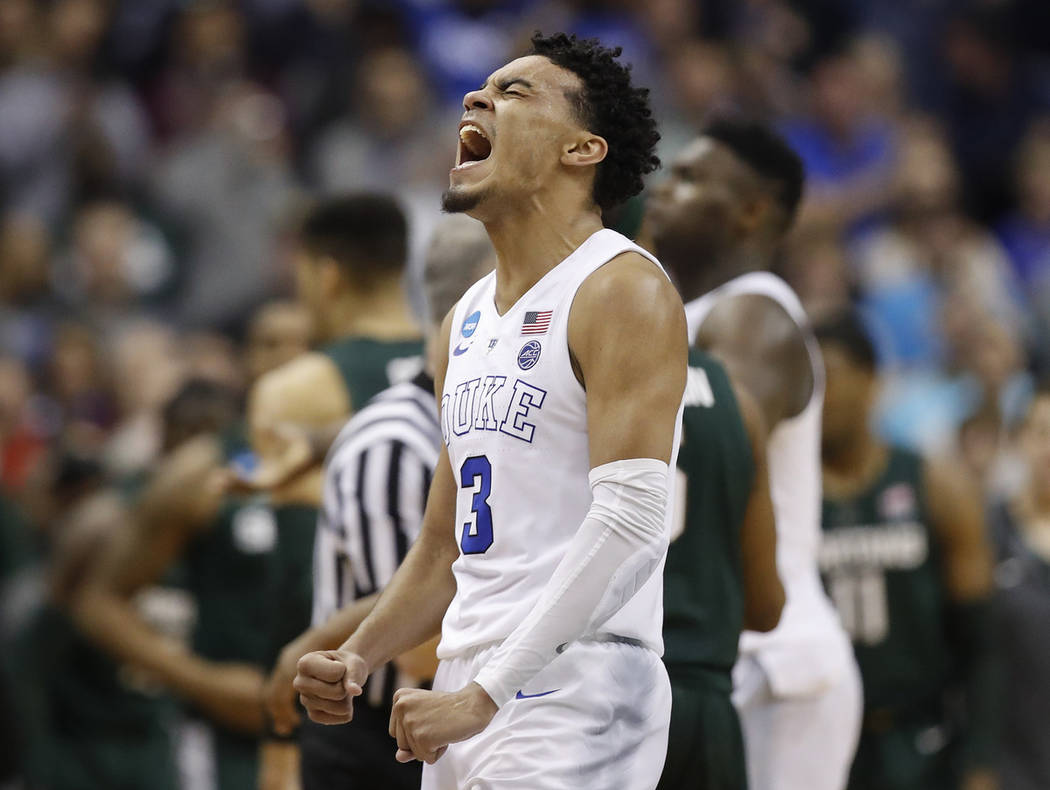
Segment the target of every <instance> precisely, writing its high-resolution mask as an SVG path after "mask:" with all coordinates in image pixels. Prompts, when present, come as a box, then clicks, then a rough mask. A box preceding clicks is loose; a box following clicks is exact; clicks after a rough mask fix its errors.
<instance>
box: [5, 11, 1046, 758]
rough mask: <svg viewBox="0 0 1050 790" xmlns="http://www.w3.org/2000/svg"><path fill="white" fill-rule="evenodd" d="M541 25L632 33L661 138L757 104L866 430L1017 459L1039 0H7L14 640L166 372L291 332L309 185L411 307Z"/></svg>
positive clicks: (258, 360) (184, 372)
mask: <svg viewBox="0 0 1050 790" xmlns="http://www.w3.org/2000/svg"><path fill="white" fill-rule="evenodd" d="M535 29H542V30H544V31H553V30H558V29H564V30H571V31H573V32H576V33H578V34H580V35H582V36H597V37H599V38H601V39H602V40H603V41H604V42H605V43H607V44H617V45H620V46H622V47H623V49H624V53H625V58H626V59H627V60H629V61H630V62H632V63H633V65H634V69H635V73H636V75H637V76H636V79H637V81H638V82H639V83H641V84H643V85H649V86H651V88H652V96H653V102H654V107H655V108H656V112H657V115H658V117H659V120H660V127H661V133H662V135H663V139H662V141H661V146H660V154H661V156H662V157H663V158H664V160H665V162H666V161H669V160H670V159H671V158H672V157H673V156H674V154H675V153H676V152H677V151H678V150H679V148H680V147H681V146H682V145H683V144H684V143H685V142H687V141H688V140H689V139H690V137H691V136H692V135H693V134H694V131H695V129H696V128H697V127H698V125H699V124H700V122H701V121H702V120H703V119H704V118H706V117H708V116H710V115H712V114H715V113H723V112H740V113H746V114H748V115H753V116H757V117H760V118H764V119H768V120H771V121H773V122H774V123H775V124H776V125H777V126H778V128H779V129H780V130H781V131H782V132H783V134H784V135H785V136H786V138H787V139H788V140H789V141H790V142H791V144H792V145H793V146H794V147H795V148H796V149H797V150H798V151H799V153H800V154H801V155H802V157H803V159H804V161H805V165H806V169H807V175H808V180H807V192H806V199H805V203H804V208H803V212H802V216H801V218H800V221H799V224H798V228H797V229H796V231H795V232H794V233H793V235H792V237H791V240H790V243H789V244H788V246H787V248H786V249H785V250H784V252H783V256H782V259H781V261H780V273H781V274H783V276H785V277H786V278H787V279H788V280H789V282H791V283H792V284H793V285H794V286H795V288H796V289H797V290H798V292H799V294H800V296H801V297H802V299H803V302H804V303H805V305H806V307H807V309H808V310H809V311H810V313H811V314H812V315H813V316H814V317H815V318H819V317H820V316H822V315H829V314H831V313H834V312H835V311H836V310H838V309H839V308H841V307H842V306H844V305H846V304H850V303H852V304H855V305H857V306H858V307H859V308H860V309H861V311H862V313H863V315H864V317H865V320H866V321H867V323H868V326H869V329H870V331H871V333H872V334H873V336H874V337H875V339H876V341H877V342H876V345H877V347H878V352H879V355H880V362H881V367H882V369H883V370H884V371H885V379H884V389H883V392H882V396H881V400H880V406H879V410H878V418H877V419H878V425H879V430H880V432H881V433H882V435H883V436H885V437H886V438H888V439H891V440H893V441H894V442H897V443H899V444H903V445H905V446H909V447H912V448H916V449H920V450H922V451H925V452H932V453H944V452H955V453H958V455H959V457H961V458H962V459H964V460H965V462H966V464H967V465H968V466H969V467H970V470H971V471H972V473H973V474H974V475H975V476H976V479H977V480H978V481H979V482H980V485H982V486H983V487H984V490H985V491H986V493H987V495H988V497H989V500H991V499H993V498H995V497H999V496H1004V495H1008V494H1009V493H1010V492H1011V491H1014V490H1016V489H1017V487H1018V486H1019V485H1021V481H1022V479H1023V477H1024V463H1023V460H1022V458H1021V454H1020V453H1018V452H1015V450H1014V447H1015V442H1014V433H1015V431H1016V429H1017V427H1018V424H1019V422H1020V419H1021V417H1022V416H1023V414H1024V413H1025V410H1026V408H1027V406H1028V403H1029V401H1030V399H1031V397H1032V393H1033V392H1034V391H1035V386H1036V382H1037V381H1038V380H1040V378H1042V377H1044V376H1045V375H1046V374H1047V373H1048V372H1050V35H1048V34H1047V31H1048V30H1050V4H1047V3H1046V2H1045V0H983V1H981V0H975V1H974V2H962V1H961V0H646V2H635V1H634V0H561V1H560V2H559V1H558V0H389V1H388V2H379V0H371V1H369V0H241V1H240V2H232V1H231V2H224V1H223V0H0V338H2V350H0V491H2V493H0V506H2V507H0V525H2V530H0V532H2V534H0V584H2V585H3V589H4V596H3V606H2V610H0V631H2V634H3V637H4V639H5V642H6V640H7V639H8V638H10V637H11V635H12V634H14V633H16V632H17V631H18V629H19V627H20V626H21V625H23V624H24V623H25V622H26V618H27V617H29V616H30V613H31V612H32V611H33V610H34V608H35V607H38V606H39V602H40V600H41V599H42V598H43V597H44V596H45V595H46V593H45V584H46V583H51V584H52V590H53V589H54V586H53V585H54V582H53V579H52V578H51V577H48V576H47V575H46V573H45V569H46V568H47V567H48V566H47V563H48V561H49V559H50V558H52V557H53V556H54V554H55V553H56V552H57V551H58V550H59V549H58V548H56V547H60V546H61V543H62V535H61V534H59V531H60V526H61V525H62V524H63V523H65V522H64V519H65V517H67V516H68V515H69V513H70V511H71V509H72V508H74V507H75V506H76V504H77V503H78V502H79V501H81V499H82V497H83V496H84V495H85V493H87V492H90V491H93V490H97V489H98V488H99V487H100V486H103V485H112V484H114V483H117V482H120V481H126V480H132V479H135V477H136V476H137V475H141V474H143V473H144V472H146V471H148V470H150V469H151V468H152V467H153V465H154V464H155V463H156V462H157V460H158V459H159V458H160V457H161V455H162V453H163V452H164V447H165V438H164V427H165V423H164V408H165V405H166V404H168V403H169V401H170V400H171V398H172V396H173V395H174V394H175V393H176V392H178V391H179V390H180V388H182V387H183V385H184V384H185V383H186V382H187V381H190V380H194V381H200V380H204V381H207V382H211V383H213V384H217V385H220V386H221V387H223V388H224V389H225V391H228V392H230V393H233V394H234V396H235V397H237V398H240V399H243V397H244V396H245V393H246V391H247V387H248V386H249V383H250V382H251V381H253V380H255V379H256V378H257V377H258V376H259V375H260V374H261V373H263V372H264V371H265V370H267V369H270V368H272V367H273V366H274V365H275V364H277V363H279V362H281V361H284V360H285V359H287V358H289V357H291V356H294V355H295V354H296V353H299V352H300V351H302V350H304V349H306V348H307V347H308V342H309V327H308V325H307V323H308V316H304V315H302V314H301V313H298V312H296V308H295V307H294V306H293V305H290V304H285V303H281V306H279V307H276V308H275V307H274V306H273V300H276V299H290V298H291V297H292V296H293V294H294V290H295V288H294V286H295V274H294V267H293V265H292V262H291V261H292V258H293V249H292V248H293V244H292V240H291V229H292V228H293V227H294V225H295V221H296V218H297V217H298V216H299V213H300V212H301V210H302V207H303V205H304V204H305V203H306V202H307V201H308V200H310V199H311V198H313V197H316V196H324V195H333V194H337V193H341V192H345V191H347V190H362V189H370V190H379V191H383V192H389V193H392V194H393V195H395V196H396V197H397V198H398V200H399V201H400V203H401V205H402V206H403V207H404V209H405V210H406V213H407V214H408V217H409V226H410V232H411V245H410V247H411V250H412V256H411V263H410V276H409V278H408V285H407V287H408V289H409V296H410V298H411V299H412V301H413V303H414V304H416V305H417V307H419V306H421V296H420V290H419V277H420V265H419V261H420V256H421V251H422V249H423V245H424V242H425V240H426V239H427V237H428V235H429V232H430V230H431V229H432V228H433V227H434V225H435V223H436V222H437V220H438V219H439V212H438V208H437V206H438V204H439V196H440V194H441V192H442V190H443V189H444V187H445V186H446V185H447V178H448V176H447V172H448V169H449V167H450V165H451V163H452V160H453V158H454V155H455V146H456V138H455V131H454V130H455V124H456V120H457V119H458V116H459V114H460V112H461V107H460V98H461V96H462V94H463V93H464V92H465V91H467V90H470V89H473V88H475V87H476V86H477V85H478V84H480V83H481V82H483V81H484V79H485V78H486V76H487V75H488V74H489V73H490V71H492V70H493V69H494V68H495V67H497V66H499V65H500V64H502V63H503V62H505V61H506V60H508V59H509V58H510V57H512V56H513V55H514V54H515V53H516V52H517V51H519V50H520V49H522V47H523V46H524V44H525V42H526V41H527V38H528V35H529V34H531V32H532V31H533V30H535ZM652 178H653V179H655V180H658V179H659V178H661V175H660V173H657V174H654V176H653V177H652ZM654 183H655V181H654ZM643 209H644V195H643V196H642V197H641V198H640V199H639V200H636V201H634V203H632V204H631V205H629V206H628V207H627V209H626V210H625V211H623V212H622V213H621V215H620V216H618V217H616V218H611V220H612V219H614V220H615V221H616V223H617V225H618V227H619V228H621V229H625V230H627V231H628V232H631V231H634V232H637V231H638V229H639V222H640V218H641V216H642V214H643ZM697 252H698V254H702V252H703V251H702V250H698V251H697ZM264 306H265V307H264ZM261 308H263V309H262V312H260V309H261ZM282 311H283V312H282ZM263 318H265V320H263ZM275 326H276V327H277V328H276V329H275ZM16 514H17V515H16ZM69 573H71V574H73V575H74V576H75V574H76V568H73V569H71V570H69ZM5 652H6V651H5ZM0 705H3V701H0ZM12 737H13V736H12ZM12 759H14V758H12ZM4 767H5V768H10V766H4Z"/></svg>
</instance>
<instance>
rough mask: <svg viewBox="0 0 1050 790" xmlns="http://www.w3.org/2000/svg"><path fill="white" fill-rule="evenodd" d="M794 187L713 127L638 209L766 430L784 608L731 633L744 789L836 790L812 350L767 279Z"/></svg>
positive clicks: (748, 140) (835, 688) (695, 334)
mask: <svg viewBox="0 0 1050 790" xmlns="http://www.w3.org/2000/svg"><path fill="white" fill-rule="evenodd" d="M802 182H803V173H802V164H801V162H800V160H799V158H798V156H797V155H796V154H795V153H794V152H793V151H792V150H791V149H790V148H789V147H788V146H787V145H786V144H785V143H784V142H783V141H782V140H781V139H780V138H779V137H778V136H777V135H776V134H775V133H773V132H772V131H771V130H769V129H768V128H766V127H764V126H762V125H760V124H756V123H750V122H745V121H730V120H723V121H718V122H715V123H713V124H711V125H710V126H708V127H707V129H706V130H705V131H704V132H703V133H702V134H701V135H700V136H699V137H698V138H697V139H696V140H694V141H693V142H692V143H690V145H688V146H687V147H686V149H685V150H684V151H683V152H682V153H681V155H680V156H679V157H678V158H677V159H676V160H675V162H674V165H673V166H672V168H671V174H670V178H669V179H668V180H667V181H666V182H665V183H663V184H662V185H661V186H660V187H659V189H658V190H657V191H656V193H655V194H654V196H653V200H652V203H651V205H650V207H649V212H648V223H649V230H650V232H651V234H652V237H653V242H654V244H655V249H656V252H657V254H658V255H659V256H660V258H661V260H664V261H666V262H667V265H668V268H669V269H670V271H671V272H672V274H673V276H674V277H675V279H676V281H677V283H678V286H679V290H680V291H681V293H682V296H683V298H684V299H685V300H686V303H687V308H686V317H687V320H688V324H689V337H690V339H691V340H692V341H693V342H695V343H696V345H698V346H699V347H700V348H702V349H705V350H707V351H709V352H711V353H712V354H713V355H714V356H715V357H716V358H717V359H719V361H721V362H722V363H723V364H724V365H725V366H726V369H727V371H728V373H729V374H730V377H731V378H732V380H733V381H734V382H735V383H737V384H738V385H739V386H740V387H741V388H743V389H745V390H746V391H747V392H749V393H750V394H752V395H753V396H754V397H755V399H756V400H757V401H758V404H759V407H760V410H761V412H762V416H763V419H764V422H765V425H766V426H767V429H768V431H769V434H768V444H767V459H768V463H769V475H770V485H771V491H772V498H773V506H774V510H775V515H776V531H777V567H778V569H779V573H780V578H781V581H782V582H783V584H784V589H785V592H786V594H787V602H786V605H785V606H784V611H783V613H782V614H781V617H780V622H779V624H778V625H777V627H776V628H775V629H774V630H773V631H771V632H770V633H768V634H758V633H753V632H745V633H744V634H743V636H742V637H741V642H740V652H741V657H740V659H739V661H738V662H737V666H736V668H735V669H734V685H735V691H734V702H735V703H736V704H737V708H738V710H739V711H740V717H741V724H742V726H743V730H744V742H745V745H746V751H747V761H748V779H749V784H750V786H751V787H752V788H754V790H841V788H842V787H844V786H845V784H846V779H847V775H848V771H849V765H850V762H851V760H852V757H853V752H854V749H855V747H856V738H857V730H858V726H859V721H860V709H861V700H860V679H859V677H858V675H857V670H856V664H855V662H854V659H853V655H852V648H851V646H850V643H849V638H848V637H847V635H846V633H845V632H844V631H843V630H842V626H841V625H840V624H839V622H838V618H837V616H836V614H835V611H834V609H833V607H832V606H831V604H830V602H829V601H828V599H827V597H826V596H825V594H824V591H823V589H822V587H821V583H820V575H819V572H818V568H817V551H818V549H819V544H820V419H821V417H820V415H821V403H822V399H823V388H824V385H823V367H822V363H821V360H820V349H819V348H818V347H817V343H816V340H815V339H814V337H813V334H812V332H811V330H810V329H809V323H808V320H807V318H806V315H805V313H804V311H803V310H802V307H801V305H800V304H799V301H798V298H797V297H796V296H795V294H794V292H793V291H792V290H791V289H790V287H788V285H787V284H786V283H784V282H783V281H782V280H780V279H779V278H778V277H776V276H775V275H773V274H771V273H770V272H769V271H768V269H769V267H770V266H771V264H772V260H773V256H774V254H775V252H776V250H777V248H778V246H779V244H780V242H781V239H782V238H783V236H784V234H785V232H786V231H787V230H788V228H789V227H790V226H791V223H792V221H793V219H794V216H795V212H796V209H797V207H798V203H799V199H800V196H801V193H802ZM698 251H702V252H703V254H698Z"/></svg>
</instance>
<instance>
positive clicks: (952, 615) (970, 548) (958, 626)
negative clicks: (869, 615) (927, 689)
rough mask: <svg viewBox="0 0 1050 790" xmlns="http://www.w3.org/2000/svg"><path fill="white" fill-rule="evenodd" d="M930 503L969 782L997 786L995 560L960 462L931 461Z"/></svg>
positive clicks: (927, 476)
mask: <svg viewBox="0 0 1050 790" xmlns="http://www.w3.org/2000/svg"><path fill="white" fill-rule="evenodd" d="M923 476H924V480H923V482H924V484H925V490H926V498H927V506H928V507H929V510H930V517H931V520H932V522H933V524H932V526H933V529H934V534H935V536H936V539H937V542H938V545H939V546H940V547H941V551H942V554H943V558H944V560H943V576H944V585H945V588H946V590H947V593H948V599H949V603H948V611H947V620H948V634H947V637H948V639H949V641H950V642H951V643H952V647H953V650H952V652H953V654H954V655H956V656H957V657H958V659H959V664H960V667H959V669H960V681H961V682H962V684H963V691H964V694H965V706H966V726H965V728H964V730H963V733H962V746H963V756H964V760H965V762H966V765H967V766H968V771H967V776H966V779H965V782H964V786H965V787H994V784H991V783H990V782H991V780H990V767H991V766H992V765H993V762H994V748H995V747H994V744H995V740H996V737H995V736H996V727H995V719H996V713H995V711H996V697H997V694H996V690H997V684H996V674H997V672H996V663H995V647H994V635H993V634H992V628H991V623H990V619H991V618H990V612H989V605H990V596H991V592H992V571H991V569H992V560H991V551H990V548H989V546H988V543H987V530H986V526H985V520H984V509H983V507H982V505H981V501H980V499H979V496H978V493H977V488H976V486H974V485H972V484H970V481H969V480H968V479H967V476H966V474H965V473H964V472H962V471H961V470H960V469H958V468H957V467H954V466H952V465H949V464H947V463H944V462H933V461H930V462H927V463H926V465H925V467H924V469H923Z"/></svg>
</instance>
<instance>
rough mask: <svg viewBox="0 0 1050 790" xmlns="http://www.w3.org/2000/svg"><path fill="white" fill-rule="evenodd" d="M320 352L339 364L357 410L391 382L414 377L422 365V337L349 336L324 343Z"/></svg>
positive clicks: (340, 371) (351, 401)
mask: <svg viewBox="0 0 1050 790" xmlns="http://www.w3.org/2000/svg"><path fill="white" fill-rule="evenodd" d="M321 353H322V354H324V355H325V356H327V357H328V358H329V359H331V360H332V362H333V363H334V364H335V366H336V367H337V368H339V373H340V375H342V377H343V383H345V384H346V391H347V393H349V395H350V406H351V407H352V408H353V409H354V411H357V410H358V409H360V408H361V407H362V406H364V405H365V404H366V403H367V402H368V401H369V400H370V399H371V398H372V397H373V396H374V395H378V394H379V393H380V392H382V391H383V390H385V389H386V388H387V387H389V386H390V385H391V384H396V383H398V382H399V381H407V380H409V379H411V378H412V377H413V376H415V375H416V374H417V373H418V372H419V371H420V370H421V369H422V367H423V365H422V355H423V341H422V340H376V339H375V338H371V337H346V338H343V339H342V340H337V341H335V342H334V343H330V344H329V345H327V346H325V347H323V348H322V349H321Z"/></svg>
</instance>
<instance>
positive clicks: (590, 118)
mask: <svg viewBox="0 0 1050 790" xmlns="http://www.w3.org/2000/svg"><path fill="white" fill-rule="evenodd" d="M621 51H622V50H621V48H620V47H615V48H613V49H609V48H608V47H603V46H602V44H601V42H599V41H598V40H597V39H594V38H588V39H578V38H576V36H575V35H567V34H565V33H555V34H554V35H552V36H544V35H543V34H541V33H539V32H537V33H535V34H534V35H533V36H532V50H531V51H530V52H529V54H530V55H542V56H543V57H545V58H547V60H549V61H551V62H552V63H554V64H555V65H557V66H561V67H562V68H563V69H566V70H567V71H571V72H572V73H573V74H575V75H576V76H577V77H579V78H580V81H581V82H582V83H583V90H582V91H574V92H573V93H572V94H571V95H570V96H569V97H568V98H569V101H570V102H571V103H572V105H573V106H574V107H575V109H576V113H577V116H578V117H579V120H580V122H581V123H583V124H584V126H586V127H587V128H588V129H589V130H590V131H592V132H594V133H595V134H597V135H601V136H602V137H604V138H605V141H606V142H607V143H608V144H609V152H608V154H606V156H605V159H604V160H603V161H602V162H601V163H600V164H599V165H598V169H597V172H596V174H595V177H594V202H595V203H597V204H598V206H599V207H601V208H602V210H606V209H610V208H613V207H614V206H617V205H619V204H620V203H623V202H624V201H625V200H627V199H628V198H629V197H633V196H634V195H637V194H638V193H639V192H641V191H642V186H643V185H642V176H644V175H645V174H646V173H651V172H652V171H653V170H655V169H656V168H658V167H659V166H660V160H659V159H658V158H657V156H656V154H655V153H653V151H654V149H655V147H656V143H657V141H659V139H660V133H659V132H657V131H656V121H655V120H654V119H653V112H652V110H651V109H650V107H649V90H648V88H636V87H634V86H632V85H631V67H630V65H626V66H625V65H623V64H622V63H619V62H618V61H617V60H616V58H618V57H619V56H620V53H621Z"/></svg>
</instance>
